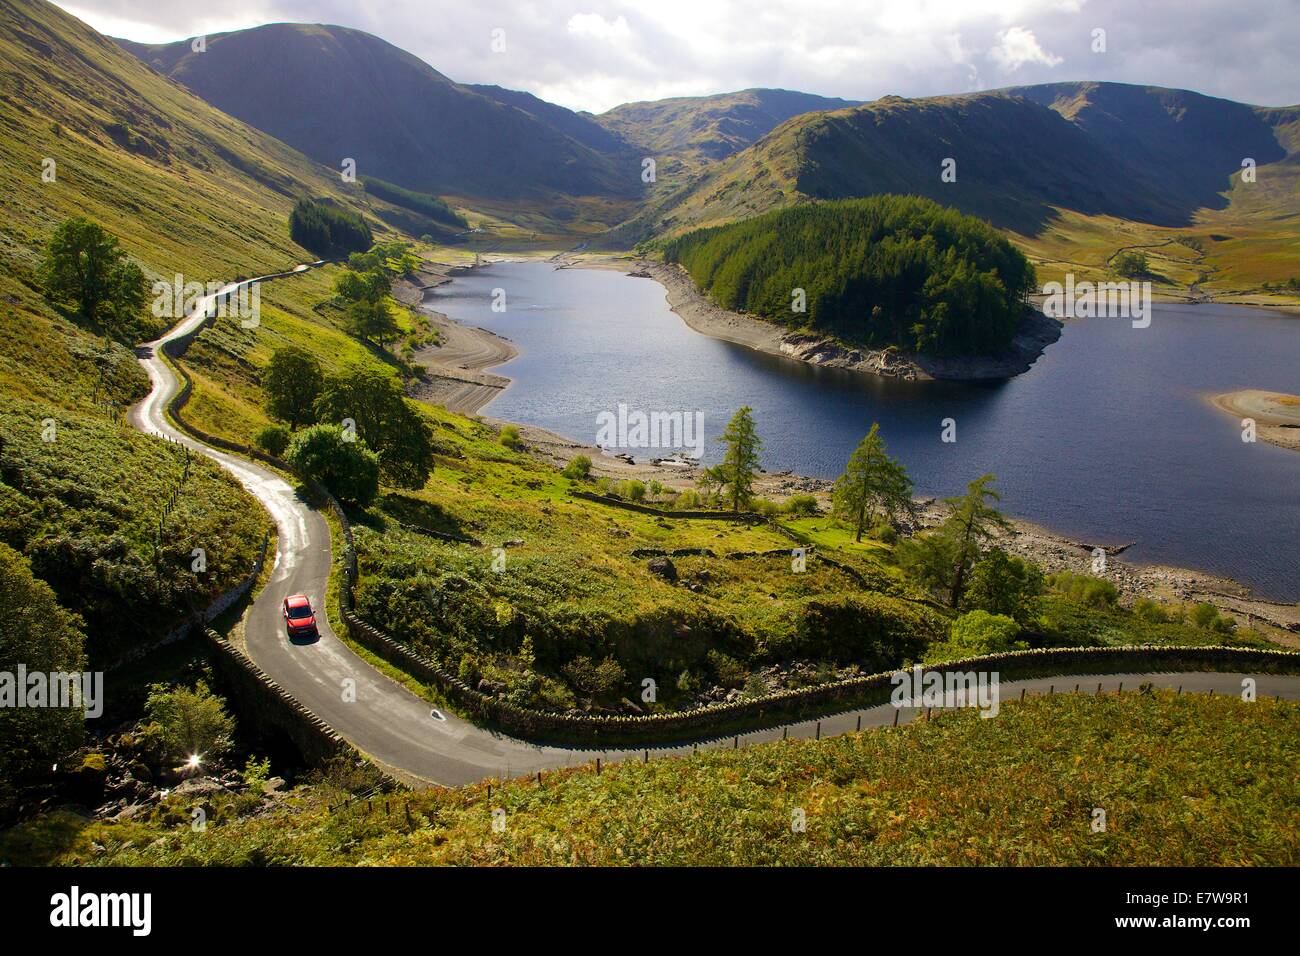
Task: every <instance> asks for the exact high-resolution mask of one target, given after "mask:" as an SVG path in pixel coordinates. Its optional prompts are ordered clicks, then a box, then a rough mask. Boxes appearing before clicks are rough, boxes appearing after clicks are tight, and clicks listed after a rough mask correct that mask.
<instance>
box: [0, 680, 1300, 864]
mask: <svg viewBox="0 0 1300 956" xmlns="http://www.w3.org/2000/svg"><path fill="white" fill-rule="evenodd" d="M1297 741H1300V707H1298V706H1297V705H1296V704H1294V703H1290V702H1283V703H1274V702H1272V701H1260V702H1258V703H1253V704H1248V703H1243V702H1241V701H1240V700H1237V699H1235V698H1224V697H1215V698H1206V697H1201V696H1182V697H1174V696H1173V695H1171V694H1168V693H1158V694H1153V695H1143V694H1125V695H1123V696H1122V697H1116V696H1105V697H1101V698H1096V697H1088V696H1080V697H1071V696H1057V697H1054V698H1050V699H1048V698H1031V699H1030V700H1028V701H1027V702H1025V703H1023V704H1020V703H1015V702H1009V703H1005V704H1004V705H1003V710H1002V713H1001V715H1000V716H998V717H996V718H994V719H992V720H982V719H980V718H979V717H978V716H977V715H976V714H975V713H974V712H972V711H963V712H957V713H952V714H946V715H944V716H942V717H939V718H937V719H935V720H933V721H931V722H925V721H921V722H918V723H914V724H911V725H909V726H905V727H902V728H898V729H892V730H891V729H882V730H872V731H866V732H864V733H861V734H850V735H847V736H844V737H837V738H833V739H828V740H822V741H817V742H814V741H806V740H798V741H796V740H791V741H786V742H781V743H774V744H763V745H758V746H754V747H748V748H745V749H743V750H739V751H731V750H722V751H717V752H712V753H704V754H700V755H698V756H694V757H686V758H680V759H665V760H656V761H651V762H650V763H649V764H640V763H629V764H624V765H616V766H607V767H606V768H605V769H604V772H603V773H602V774H600V775H596V774H595V773H594V772H592V768H590V767H585V768H580V769H575V770H570V771H562V772H558V773H553V774H549V775H547V776H545V777H543V780H542V782H541V783H540V784H539V783H537V782H535V781H531V780H527V781H519V782H514V783H510V784H507V785H505V786H503V787H502V786H498V787H496V788H494V790H493V792H492V795H491V798H490V799H489V798H488V796H487V794H486V792H485V788H484V787H482V786H479V787H473V788H468V789H466V790H459V791H428V792H424V793H420V794H415V795H411V796H405V795H401V796H397V797H395V798H393V801H394V805H393V807H392V815H391V816H389V815H386V814H385V813H384V812H383V808H382V805H383V799H382V798H380V799H379V800H377V801H375V804H376V805H375V806H373V807H371V808H370V809H371V812H369V813H363V812H362V811H363V808H362V807H361V806H354V807H352V808H351V809H348V810H344V811H331V810H329V809H328V807H327V801H328V800H329V799H331V793H330V791H329V790H322V789H315V790H299V791H297V792H296V794H295V795H294V796H292V797H290V798H289V802H288V807H287V809H286V810H284V811H278V812H272V813H269V814H267V815H264V816H261V817H256V818H250V819H243V820H233V821H231V822H224V821H223V820H222V819H221V817H220V815H219V814H216V813H214V814H212V815H210V819H216V820H217V821H218V822H216V823H213V824H210V825H209V826H208V829H207V830H206V832H204V833H201V834H195V833H193V832H192V831H191V828H190V826H189V815H188V814H187V813H186V812H185V809H184V806H183V802H182V801H181V800H179V799H178V798H172V799H171V800H170V801H169V802H168V804H167V805H165V806H163V807H161V808H160V809H159V810H157V811H154V818H155V819H154V821H153V822H135V821H133V822H126V823H118V824H112V823H86V822H85V821H82V820H80V819H78V818H76V817H73V816H70V815H54V816H50V817H47V818H45V819H43V820H40V821H37V822H35V823H33V824H29V825H26V826H24V827H21V828H19V829H17V830H15V831H12V832H11V833H9V834H7V835H6V836H5V837H4V838H3V839H2V840H0V855H3V856H4V857H6V858H7V859H9V860H11V861H13V862H15V863H63V864H87V863H92V864H99V865H179V864H220V865H237V864H247V863H256V864H290V865H293V864H306V865H325V866H346V865H438V864H460V865H467V864H473V865H481V864H489V865H537V864H545V865H574V864H597V865H628V864H650V865H848V866H874V865H882V866H890V865H910V864H920V865H932V864H941V865H1011V864H1016V865H1164V866H1188V865H1200V866H1220V865H1243V864H1253V865H1292V866H1294V865H1296V864H1297V863H1298V862H1300V850H1298V849H1297V848H1300V840H1297V833H1296V818H1295V814H1294V807H1295V805H1296V802H1297V800H1300V790H1298V789H1297V782H1296V777H1295V774H1294V773H1292V772H1290V768H1292V767H1294V766H1295V763H1296V760H1297V759H1300V752H1298V751H1297ZM333 799H335V800H337V795H334V796H333ZM403 807H405V808H406V809H407V810H409V814H410V816H409V820H410V822H409V823H408V822H407V820H408V817H407V813H406V812H404V810H403ZM1097 807H1100V808H1103V809H1104V810H1105V811H1106V829H1105V831H1104V832H1101V833H1094V832H1092V828H1091V823H1092V820H1093V809H1094V808H1097ZM493 808H501V809H504V810H505V811H506V814H507V816H506V820H507V823H506V829H505V832H503V833H497V832H493V830H492V826H491V822H492V820H491V815H490V812H491V810H492V809H493ZM796 809H802V810H803V811H804V814H805V816H806V820H807V828H806V832H803V833H797V832H794V831H793V828H792V827H791V820H792V816H793V812H794V811H795V810H796ZM376 811H377V812H376ZM164 819H166V820H167V821H168V822H166V823H164V822H163V820H164Z"/></svg>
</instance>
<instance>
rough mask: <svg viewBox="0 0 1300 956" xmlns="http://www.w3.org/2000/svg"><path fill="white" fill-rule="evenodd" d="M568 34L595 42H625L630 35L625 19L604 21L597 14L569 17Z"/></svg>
mask: <svg viewBox="0 0 1300 956" xmlns="http://www.w3.org/2000/svg"><path fill="white" fill-rule="evenodd" d="M569 32H570V33H572V34H575V35H576V36H587V37H595V38H596V39H597V40H626V39H627V38H628V37H629V36H631V35H632V30H631V28H630V27H629V26H628V25H627V17H623V16H620V17H618V18H616V19H614V20H612V21H611V20H606V19H605V18H604V17H603V16H601V15H600V14H599V13H575V14H574V15H573V16H571V17H569Z"/></svg>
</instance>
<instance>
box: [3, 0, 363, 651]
mask: <svg viewBox="0 0 1300 956" xmlns="http://www.w3.org/2000/svg"><path fill="white" fill-rule="evenodd" d="M0 63H2V64H3V66H2V67H0V170H3V173H2V174H0V175H3V177H4V189H3V191H0V210H2V213H3V215H2V216H0V219H2V220H3V224H2V225H0V343H3V344H2V345H0V421H2V422H3V426H2V430H3V437H4V443H5V444H4V451H3V453H0V467H2V468H3V472H0V477H2V479H3V484H2V485H0V494H3V496H4V502H5V508H4V512H5V513H4V517H3V522H4V523H3V529H4V531H3V534H4V536H5V540H6V541H8V542H9V543H11V544H13V545H14V546H16V547H18V548H20V549H22V550H25V551H26V552H27V553H28V554H29V555H30V556H32V557H33V559H34V561H35V563H36V565H37V571H38V573H40V571H41V569H42V567H44V568H45V569H46V571H47V573H48V574H50V575H51V576H52V578H53V583H54V584H55V585H56V587H57V588H58V590H59V593H60V596H61V599H62V600H63V601H64V603H67V604H69V605H70V606H72V607H75V608H78V609H86V608H91V607H101V608H111V610H112V611H113V614H112V619H113V620H114V621H116V622H117V623H116V624H113V623H108V624H101V623H100V622H98V621H96V620H93V619H92V620H91V621H90V622H89V632H90V646H91V651H92V654H94V653H95V652H96V651H102V652H104V653H115V652H117V651H120V650H122V649H123V648H124V646H125V645H127V644H129V643H130V642H131V641H134V640H139V639H140V637H141V636H142V634H141V630H140V629H139V628H138V627H133V625H143V632H144V636H148V635H150V634H157V633H159V632H161V631H165V630H166V629H168V628H170V627H171V626H174V625H175V623H176V622H177V621H178V620H179V619H180V618H181V617H182V616H183V615H185V614H187V613H188V612H189V611H190V609H191V604H192V603H195V602H197V603H200V604H201V603H202V602H203V600H204V599H205V598H206V597H208V596H210V595H212V594H213V593H218V592H220V591H222V590H224V589H225V588H227V587H229V586H230V585H231V584H233V583H234V582H235V581H236V580H238V579H239V578H240V577H242V576H243V575H244V574H245V573H246V572H247V569H248V567H249V566H250V564H251V561H252V558H253V554H254V551H255V548H256V546H257V545H260V542H261V537H262V532H263V531H264V530H265V528H266V526H267V525H268V524H269V522H268V520H267V519H266V517H265V516H264V515H263V514H262V512H261V511H260V509H258V508H257V507H256V505H255V504H254V502H253V500H252V499H251V498H250V497H248V495H247V494H245V492H244V491H243V490H242V488H240V487H239V485H238V484H237V483H236V482H235V481H234V480H233V479H231V478H229V477H227V476H226V475H225V473H224V472H221V471H220V469H218V468H217V467H216V466H215V465H212V464H210V463H208V462H207V461H206V460H205V459H197V460H196V464H195V465H194V466H193V467H194V472H193V477H192V479H191V482H192V487H191V488H190V489H188V491H187V494H186V495H184V496H183V503H182V505H181V508H180V510H179V511H177V512H174V513H173V516H172V521H171V522H170V524H169V531H168V544H169V545H170V546H171V548H172V552H171V553H169V555H168V556H167V557H168V560H176V559H179V556H180V555H181V550H180V549H181V545H182V544H184V545H185V548H184V551H185V552H186V553H188V551H189V548H190V547H195V546H203V547H205V548H206V549H207V550H208V551H209V552H210V553H209V569H210V570H209V572H208V574H207V576H206V578H205V579H203V580H196V579H195V580H192V579H191V578H192V576H188V570H187V569H188V561H187V562H186V564H185V570H182V571H180V572H178V573H177V574H175V575H173V576H172V578H171V579H170V580H168V581H166V582H165V584H164V586H163V591H164V592H166V593H164V594H162V596H159V595H158V593H157V592H156V590H155V586H154V585H153V584H151V583H150V582H151V581H152V562H153V542H154V529H155V528H156V525H157V521H158V516H159V513H160V511H161V509H162V505H163V503H164V501H165V499H166V497H167V495H168V494H170V491H171V487H170V485H169V484H168V480H169V478H170V476H171V469H170V465H169V464H167V465H166V467H164V465H165V463H169V462H170V461H171V453H170V452H169V451H168V450H167V447H166V446H165V445H163V444H162V443H160V442H158V441H157V440H154V439H149V438H145V437H143V436H139V435H135V434H134V433H130V432H128V431H125V430H124V429H123V427H122V426H120V425H115V424H113V423H112V417H111V415H112V414H116V415H119V416H120V413H121V410H122V409H123V408H124V407H125V406H127V405H129V404H130V403H131V402H133V401H135V400H137V399H139V398H140V397H141V396H143V395H144V394H145V393H146V392H147V390H148V382H147V378H146V377H145V375H144V373H143V371H142V370H141V369H140V368H139V366H138V365H137V363H136V362H135V360H134V357H133V356H132V354H131V352H130V351H129V350H127V349H124V348H122V347H120V346H109V345H106V344H105V343H104V342H103V341H102V340H101V339H99V338H98V337H97V336H94V335H91V334H88V333H86V332H85V331H83V330H81V329H79V328H78V327H77V326H76V325H74V324H73V323H71V322H69V321H67V320H66V319H65V318H63V317H61V316H60V315H58V314H57V313H56V312H54V311H53V310H52V309H51V308H50V307H49V305H48V304H47V303H46V301H45V300H44V298H43V297H42V295H41V294H40V290H39V288H38V284H37V281H36V278H35V270H36V267H37V264H38V262H39V259H40V255H41V247H42V244H43V242H44V240H45V238H46V237H47V236H48V235H49V233H50V232H51V230H52V229H53V228H54V227H55V225H57V224H58V223H59V222H61V221H62V220H63V219H65V218H67V217H69V216H73V215H85V216H89V217H90V218H93V219H95V220H97V221H98V222H100V223H101V224H103V225H104V226H105V227H106V228H107V229H109V230H110V231H112V232H113V233H115V234H116V235H118V236H119V237H120V239H121V241H122V246H123V248H124V249H125V250H126V251H127V252H128V254H130V255H131V256H132V257H134V258H135V259H137V260H138V261H139V262H140V264H141V265H142V267H143V268H144V269H145V270H146V273H147V274H149V275H150V277H151V278H160V277H161V278H165V279H167V280H169V281H170V280H171V279H172V276H173V274H174V273H176V272H181V273H183V274H184V275H185V279H186V281H198V282H202V283H206V282H208V281H216V280H226V279H229V278H232V277H234V276H236V275H250V274H258V273H261V272H267V271H276V270H280V269H283V268H285V267H287V266H290V265H293V264H294V263H297V262H302V261H304V260H305V259H307V258H310V255H309V254H308V253H307V252H306V251H305V250H303V249H301V248H299V247H298V246H296V245H295V244H294V243H292V242H291V241H290V240H289V235H288V227H287V218H286V217H287V213H288V210H289V209H290V208H291V206H292V204H293V200H294V196H295V195H296V194H300V193H311V194H314V195H324V196H333V197H335V198H336V199H337V200H339V201H342V202H347V201H348V197H347V196H346V195H345V194H344V193H343V192H342V186H341V184H339V182H338V180H337V179H335V178H333V177H332V176H331V175H330V174H329V173H328V172H327V171H326V170H324V169H322V168H320V167H318V166H316V165H315V164H314V163H312V162H310V161H309V160H307V159H306V158H305V157H303V156H301V155H299V154H298V153H296V152H294V151H293V150H291V149H289V148H288V147H286V146H284V145H283V144H281V143H278V142H276V141H275V140H273V139H271V138H270V137H268V136H266V135H264V134H262V133H260V132H258V131H256V130H253V129H251V128H249V127H247V126H245V125H244V124H242V123H240V122H238V121H237V120H233V119H231V118H230V117H227V116H224V115H223V114H221V113H219V112H217V111H216V110H215V109H213V108H212V107H210V106H208V105H207V104H206V103H204V102H203V101H202V100H200V99H198V98H197V97H196V96H194V95H192V94H190V93H188V92H186V91H185V90H183V89H181V88H180V87H178V86H176V85H174V84H172V83H170V82H168V81H166V80H164V79H162V78H161V77H159V76H158V75H157V74H155V73H153V71H151V70H150V69H148V68H147V67H145V66H144V65H143V64H141V63H140V62H139V61H137V60H136V59H135V58H134V57H132V56H130V55H129V54H127V53H125V52H124V51H122V50H121V49H119V48H118V47H117V46H116V45H115V44H113V43H112V42H111V41H109V40H107V39H105V38H103V37H101V36H99V35H98V34H96V33H95V32H94V31H92V30H90V29H89V28H88V27H86V26H84V25H83V24H81V23H80V22H78V21H76V20H75V19H73V18H72V17H70V16H69V15H67V14H66V13H63V12H62V11H61V10H59V9H57V8H55V7H53V6H51V5H49V4H46V3H44V2H41V0H17V2H15V3H12V4H8V3H7V4H5V5H4V6H3V7H0ZM46 157H50V158H52V159H54V160H55V161H56V162H57V176H56V181H55V182H52V183H47V182H43V181H42V178H41V170H42V160H43V159H44V158H46ZM289 285H292V282H290V283H289ZM268 288H269V287H268ZM297 294H298V293H296V292H294V291H289V290H286V291H284V292H282V293H281V295H282V296H283V297H284V298H285V300H286V301H287V302H289V303H292V302H294V301H296V300H295V299H294V296H295V295H297ZM170 321H171V320H170V319H160V320H159V321H158V327H159V328H161V327H162V326H164V325H166V324H169V323H170ZM231 324H232V325H235V326H236V327H237V323H234V322H231ZM104 403H107V405H106V406H105V405H104ZM110 410H111V413H110ZM46 418H53V419H55V420H56V421H57V422H59V423H60V438H59V440H58V441H56V442H54V443H53V444H46V443H44V442H42V441H41V440H40V430H41V427H42V422H43V421H44V420H45V419H46ZM165 485H166V487H165V488H164V486H165ZM163 567H164V570H165V569H166V567H167V566H166V565H164V566H163ZM83 573H84V575H85V580H86V584H85V586H84V587H82V586H81V585H80V583H79V577H78V575H80V574H83ZM142 582H143V583H142ZM155 599H156V601H157V603H156V604H151V603H150V601H153V600H155Z"/></svg>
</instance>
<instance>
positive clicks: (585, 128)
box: [465, 83, 633, 156]
mask: <svg viewBox="0 0 1300 956" xmlns="http://www.w3.org/2000/svg"><path fill="white" fill-rule="evenodd" d="M465 89H467V90H473V91H474V92H475V93H478V94H480V95H482V96H486V97H487V98H488V99H490V100H496V101H497V102H498V103H501V104H503V105H505V106H510V107H514V108H515V109H518V110H523V111H524V112H525V113H527V114H528V115H530V116H532V117H534V118H535V119H537V120H538V121H540V122H543V123H547V124H549V125H551V126H553V127H555V128H556V129H558V130H560V131H561V132H562V133H564V134H565V135H566V136H568V137H570V138H571V139H573V140H575V141H577V142H579V143H581V144H582V145H583V146H586V147H588V148H589V149H594V150H596V151H597V152H600V153H605V154H607V155H610V156H625V155H628V154H629V153H631V152H632V151H633V146H632V145H631V144H630V143H628V142H627V141H626V140H624V139H623V137H622V136H620V135H618V134H617V133H614V132H611V131H610V130H608V129H606V128H605V127H604V126H602V125H601V124H600V123H598V122H597V121H596V118H595V117H593V116H592V115H591V114H590V113H575V112H574V111H573V110H570V109H565V108H564V107H563V106H556V105H555V104H554V103H548V102H546V100H543V99H540V98H538V97H536V96H533V94H531V93H525V92H523V91H522V90H507V89H506V88H505V87H502V86H488V85H485V84H481V83H466V84H465Z"/></svg>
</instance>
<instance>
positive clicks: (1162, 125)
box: [636, 83, 1300, 236]
mask: <svg viewBox="0 0 1300 956" xmlns="http://www.w3.org/2000/svg"><path fill="white" fill-rule="evenodd" d="M1298 119H1300V111H1298V110H1297V108H1290V109H1270V108H1263V107H1255V106H1248V105H1245V104H1240V103H1232V102H1229V101H1227V100H1220V99H1215V98H1213V97H1208V96H1203V95H1201V94H1198V93H1192V92H1188V91H1182V90H1165V89H1160V88H1156V87H1134V86H1127V85H1124V84H1114V83H1063V84H1051V85H1048V86H1035V87H1017V88H1013V89H1008V90H999V91H993V92H988V93H976V94H967V95H961V96H944V97H931V98H926V99H903V98H900V97H896V96H889V97H885V98H883V99H880V100H876V101H874V102H871V103H867V104H864V105H862V106H859V107H854V108H850V109H843V110H837V111H833V112H820V113H811V114H806V115H803V116H798V117H795V118H793V119H791V120H788V121H786V122H785V123H783V124H782V125H780V126H778V127H777V128H776V129H774V130H773V131H772V132H771V133H769V134H767V135H766V136H765V137H763V138H762V139H761V140H759V141H758V142H757V143H755V144H754V145H753V146H752V147H750V148H748V149H746V150H744V151H742V152H740V153H737V154H736V155H733V156H731V157H729V158H727V159H724V160H722V161H721V162H719V163H717V164H715V165H714V166H713V167H711V168H709V169H707V170H706V171H705V172H704V174H703V175H702V176H700V177H698V178H697V179H695V180H694V181H692V182H690V183H687V184H685V185H683V186H682V187H680V188H679V189H678V190H677V191H676V193H674V194H673V195H672V196H670V197H666V198H665V199H664V200H663V201H662V202H660V203H659V204H658V205H657V206H655V207H653V208H651V209H650V210H648V211H647V214H645V215H643V217H642V219H641V220H640V222H639V223H638V224H637V226H636V228H639V229H640V230H641V231H642V234H644V233H645V232H647V231H649V232H660V231H668V232H676V231H681V229H683V228H685V227H688V226H691V225H696V224H708V223H715V222H723V221H729V220H732V219H736V218H743V217H745V216H748V215H752V214H754V213H756V212H761V211H764V210H766V209H769V208H773V207H776V206H783V205H789V204H793V203H799V202H809V201H815V200H819V199H839V198H852V197H859V196H867V195H872V194H876V193H883V192H893V193H911V194H916V195H921V196H926V197H929V198H932V199H934V200H936V201H938V202H942V203H944V204H946V205H951V206H954V207H956V208H958V209H961V210H962V211H964V212H968V213H972V214H975V215H978V216H981V217H983V218H986V219H988V220H990V221H991V222H993V223H994V224H995V225H998V226H1000V227H1002V228H1004V229H1008V230H1010V231H1013V232H1016V233H1019V234H1022V235H1028V236H1032V235H1036V234H1038V233H1041V232H1042V231H1043V230H1045V229H1046V227H1047V225H1048V224H1049V223H1050V222H1052V221H1054V219H1055V218H1056V216H1057V215H1058V212H1059V210H1062V209H1065V210H1071V211H1074V212H1076V213H1079V214H1081V215H1083V216H1094V217H1095V216H1110V217H1114V218H1117V219H1123V220H1129V221H1134V222H1141V223H1150V224H1155V225H1159V226H1165V227H1179V226H1186V225H1189V224H1191V223H1192V221H1193V219H1194V216H1195V214H1196V213H1197V211H1198V210H1201V209H1207V208H1208V209H1223V208H1225V207H1226V206H1227V205H1228V204H1229V200H1228V199H1227V198H1225V196H1224V195H1223V193H1225V191H1227V190H1228V189H1229V186H1230V185H1231V183H1230V177H1232V176H1233V174H1234V173H1240V171H1241V160H1242V158H1243V157H1247V156H1248V157H1251V158H1253V159H1255V160H1256V162H1257V163H1258V164H1259V166H1261V167H1264V166H1267V165H1269V164H1283V165H1285V164H1288V163H1290V162H1292V161H1293V158H1294V156H1295V145H1296V142H1295V141H1296V139H1297V137H1296V136H1295V127H1296V123H1297V120H1298ZM947 158H952V159H954V160H955V161H956V174H957V175H956V181H955V182H945V181H944V180H943V179H942V178H941V175H940V174H941V168H942V167H941V163H942V162H943V160H945V159H947ZM1239 178H1240V177H1238V179H1239ZM1283 211H1284V212H1287V211H1288V210H1283ZM1296 211H1297V209H1296V208H1295V204H1294V203H1292V205H1291V207H1290V209H1289V212H1290V213H1295V212H1296Z"/></svg>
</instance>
